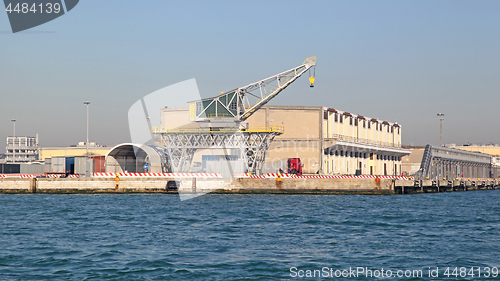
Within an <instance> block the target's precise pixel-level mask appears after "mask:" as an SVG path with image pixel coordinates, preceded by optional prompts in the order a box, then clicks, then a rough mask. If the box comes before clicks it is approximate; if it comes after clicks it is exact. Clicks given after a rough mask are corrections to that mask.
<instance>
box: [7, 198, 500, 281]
mask: <svg viewBox="0 0 500 281" xmlns="http://www.w3.org/2000/svg"><path fill="white" fill-rule="evenodd" d="M499 199H500V190H495V191H478V192H456V193H446V194H443V193H442V194H423V195H404V196H351V195H343V196H334V195H319V196H315V195H210V194H209V195H205V196H201V197H198V198H195V199H192V200H188V201H180V200H179V198H178V196H176V195H159V194H134V195H129V194H124V195H41V194H34V195H0V280H104V279H106V280H290V279H292V280H293V279H307V278H305V277H304V278H298V276H297V277H293V276H295V275H300V274H303V275H304V276H305V275H306V274H307V270H311V271H310V272H312V270H322V269H323V268H325V267H326V268H328V269H332V271H330V272H334V271H335V270H339V271H338V272H337V273H339V272H340V271H341V270H344V269H349V267H351V268H355V267H367V268H368V269H371V270H380V269H382V268H383V269H385V270H387V269H390V270H391V271H394V273H395V272H396V270H422V272H423V274H424V275H423V277H415V278H411V277H408V278H407V277H404V278H397V277H392V278H383V280H430V278H429V277H428V271H429V269H431V270H432V269H435V268H436V267H439V278H434V279H432V280H499V279H500V277H497V278H493V277H491V276H490V278H489V279H488V278H485V277H484V276H481V277H480V278H479V277H478V276H477V271H476V276H474V277H472V276H471V275H468V276H466V277H464V278H461V277H459V276H458V277H455V276H450V277H446V276H444V275H443V274H444V269H445V268H446V267H450V268H452V269H453V268H454V267H466V268H467V269H470V267H479V268H482V269H483V271H482V272H481V274H483V273H484V268H486V267H489V268H494V267H500V254H499V251H500V218H499V214H500V206H499V202H500V200H499ZM291 268H292V269H291ZM293 268H296V269H293ZM299 270H303V271H301V272H299ZM490 270H491V269H490ZM450 273H451V272H450ZM316 274H318V272H316ZM316 276H317V277H318V276H319V275H316ZM323 277H325V275H323ZM313 279H318V278H309V279H308V280H313ZM325 279H344V280H380V279H381V278H375V277H366V276H364V275H358V277H353V276H352V275H351V276H350V277H349V278H325Z"/></svg>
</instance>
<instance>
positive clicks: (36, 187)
mask: <svg viewBox="0 0 500 281" xmlns="http://www.w3.org/2000/svg"><path fill="white" fill-rule="evenodd" d="M172 185H174V186H177V187H178V190H175V189H173V188H172ZM393 190H394V180H391V179H381V180H380V181H379V182H378V183H377V182H376V181H375V180H374V179H331V178H330V179H314V178H313V179H306V178H283V179H281V180H276V179H275V178H229V179H224V178H193V179H186V178H182V179H179V178H121V179H120V180H118V181H116V180H115V179H113V178H31V179H14V178H8V179H7V178H2V179H0V193H133V192H140V193H170V192H177V191H179V192H188V193H189V192H217V193H336V192H340V193H367V194H372V193H380V194H386V193H391V192H392V191H393Z"/></svg>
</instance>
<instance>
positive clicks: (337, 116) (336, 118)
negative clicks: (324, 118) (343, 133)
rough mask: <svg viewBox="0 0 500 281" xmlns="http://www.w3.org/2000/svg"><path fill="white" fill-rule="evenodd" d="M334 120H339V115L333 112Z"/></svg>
mask: <svg viewBox="0 0 500 281" xmlns="http://www.w3.org/2000/svg"><path fill="white" fill-rule="evenodd" d="M335 122H339V115H338V114H337V113H335Z"/></svg>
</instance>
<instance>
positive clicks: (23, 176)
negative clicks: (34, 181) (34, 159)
mask: <svg viewBox="0 0 500 281" xmlns="http://www.w3.org/2000/svg"><path fill="white" fill-rule="evenodd" d="M61 176H63V175H59V174H49V175H46V174H0V178H23V179H25V178H36V177H46V178H60V177H61ZM79 177H80V175H68V178H79Z"/></svg>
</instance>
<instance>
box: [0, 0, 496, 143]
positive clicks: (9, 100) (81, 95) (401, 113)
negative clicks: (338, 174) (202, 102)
mask: <svg viewBox="0 0 500 281" xmlns="http://www.w3.org/2000/svg"><path fill="white" fill-rule="evenodd" d="M499 12H500V1H457V0H453V1H445V0H442V1H355V0H354V1H334V0H328V1H314V0H313V1H166V0H158V1H156V0H148V1H139V0H129V1H123V0H106V1H102V0H83V1H80V3H79V4H78V5H77V6H76V7H75V8H74V9H73V10H71V11H70V12H68V13H67V14H65V15H64V16H62V17H59V18H57V19H55V20H53V21H50V22H48V23H46V24H43V25H40V26H38V27H35V28H32V29H29V30H26V31H23V32H19V33H16V34H13V33H12V31H11V28H10V24H9V21H8V17H7V13H6V12H2V11H0V52H1V55H0V97H1V101H0V153H3V151H5V149H4V147H5V139H6V137H7V136H8V135H12V133H13V122H11V121H10V120H11V119H16V120H17V121H16V135H22V136H26V135H27V136H34V135H35V134H36V133H38V134H39V137H40V145H41V146H42V147H47V146H69V145H73V144H76V143H78V142H79V141H85V139H86V107H85V105H84V104H83V102H84V101H90V102H91V104H90V141H94V142H97V143H99V144H102V145H108V146H112V145H115V144H119V143H124V142H130V134H129V129H128V120H127V119H128V116H127V113H128V110H129V108H130V107H131V106H132V104H134V103H135V102H136V101H137V100H139V99H141V98H142V97H144V96H146V95H148V94H150V93H152V92H154V91H156V90H158V89H160V88H163V87H166V86H169V85H172V84H175V83H178V82H181V81H184V80H187V79H191V78H195V79H196V82H197V84H198V88H199V90H200V93H201V96H202V97H210V96H215V95H217V94H218V93H219V91H226V90H230V89H234V88H237V87H241V86H245V85H247V84H250V83H252V82H256V81H259V80H261V79H264V78H267V77H269V76H272V75H274V74H277V73H280V72H282V71H285V70H288V69H290V68H293V67H295V66H298V65H300V64H301V63H302V62H303V61H304V59H305V58H307V57H310V56H317V66H316V82H315V87H314V88H309V82H308V79H307V77H302V78H299V80H297V81H296V82H295V83H293V84H292V85H291V86H290V87H288V88H287V89H286V90H284V91H283V92H282V93H280V94H279V95H278V96H277V97H276V98H275V99H273V100H272V101H271V102H270V104H272V105H307V106H327V107H332V108H335V109H338V110H342V111H348V112H350V113H354V114H361V115H363V116H368V117H371V118H378V119H381V120H387V121H390V122H398V123H399V124H401V125H402V138H403V144H404V145H425V144H439V121H438V119H437V117H436V114H437V113H444V114H445V120H444V121H443V142H444V143H457V144H463V143H468V142H471V143H500V139H499V138H500V131H499V129H498V128H499V125H498V121H497V120H498V104H499V102H500V97H499V95H498V90H499V89H500V51H499V50H500V49H499V46H500V30H499V29H500V17H499V16H498V14H499ZM158 114H159V113H158Z"/></svg>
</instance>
